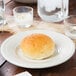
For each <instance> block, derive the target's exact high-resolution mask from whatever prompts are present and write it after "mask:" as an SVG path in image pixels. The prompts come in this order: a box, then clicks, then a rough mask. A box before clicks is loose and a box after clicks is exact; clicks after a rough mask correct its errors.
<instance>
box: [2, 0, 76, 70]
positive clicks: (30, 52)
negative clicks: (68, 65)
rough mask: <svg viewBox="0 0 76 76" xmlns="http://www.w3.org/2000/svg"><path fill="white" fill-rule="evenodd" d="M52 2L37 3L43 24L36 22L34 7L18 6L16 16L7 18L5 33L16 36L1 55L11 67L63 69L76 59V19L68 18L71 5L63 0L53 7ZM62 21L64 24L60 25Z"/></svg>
mask: <svg viewBox="0 0 76 76" xmlns="http://www.w3.org/2000/svg"><path fill="white" fill-rule="evenodd" d="M49 1H50V0H48V1H46V0H43V2H42V1H41V0H38V2H37V3H38V6H37V7H38V9H37V12H38V15H39V17H40V18H41V19H42V20H41V21H37V20H35V19H34V9H33V8H32V7H30V6H17V7H15V8H13V10H12V12H13V16H10V17H9V20H7V18H6V24H4V25H3V26H4V27H5V28H4V29H5V30H6V28H7V30H8V31H10V33H11V32H12V33H13V34H12V36H10V37H8V38H7V39H5V41H3V43H2V44H1V54H2V56H3V57H4V58H5V60H7V61H8V62H9V63H11V64H13V65H16V66H18V67H23V68H31V69H43V68H49V67H55V66H57V65H60V64H62V63H64V62H66V61H68V60H69V59H70V58H71V57H72V56H73V55H74V53H75V43H74V42H73V40H72V38H73V39H75V36H74V35H75V34H76V27H75V24H76V23H75V21H74V20H75V16H74V15H73V16H68V3H69V2H68V0H66V1H65V0H64V1H62V0H61V1H60V2H56V3H57V4H56V3H55V4H54V5H52V4H50V3H54V1H52V2H51V1H50V2H49ZM61 3H63V4H61ZM64 5H65V6H64ZM50 7H52V8H50ZM62 7H63V8H62ZM65 9H66V10H65ZM11 20H12V22H10V21H11ZM72 20H73V21H74V22H73V21H72ZM60 21H63V22H64V24H56V23H57V22H60ZM57 25H58V26H57ZM1 28H2V27H1ZM59 28H60V29H59ZM2 29H3V28H2ZM59 30H60V31H61V30H62V32H60V31H59ZM73 30H74V31H73Z"/></svg>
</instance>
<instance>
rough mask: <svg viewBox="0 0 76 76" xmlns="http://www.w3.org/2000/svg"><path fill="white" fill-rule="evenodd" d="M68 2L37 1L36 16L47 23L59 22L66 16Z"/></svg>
mask: <svg viewBox="0 0 76 76" xmlns="http://www.w3.org/2000/svg"><path fill="white" fill-rule="evenodd" d="M68 5H69V0H38V14H39V16H40V17H41V19H42V20H44V21H47V22H59V21H61V20H63V19H64V18H65V17H67V16H68V9H69V8H68Z"/></svg>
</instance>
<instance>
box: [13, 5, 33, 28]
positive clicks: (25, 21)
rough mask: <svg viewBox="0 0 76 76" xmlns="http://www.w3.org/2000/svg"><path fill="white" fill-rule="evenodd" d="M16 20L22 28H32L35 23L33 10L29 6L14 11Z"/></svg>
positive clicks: (16, 8)
mask: <svg viewBox="0 0 76 76" xmlns="http://www.w3.org/2000/svg"><path fill="white" fill-rule="evenodd" d="M13 14H14V20H15V22H16V24H17V25H18V26H19V27H21V28H27V27H30V26H31V25H32V23H33V8H32V7H29V6H18V7H15V8H14V9H13Z"/></svg>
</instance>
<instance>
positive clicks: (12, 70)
mask: <svg viewBox="0 0 76 76" xmlns="http://www.w3.org/2000/svg"><path fill="white" fill-rule="evenodd" d="M19 5H29V6H31V7H33V8H34V17H35V18H37V19H40V18H39V16H38V15H37V9H36V8H37V6H36V4H21V3H17V2H14V1H12V0H8V1H7V2H6V14H7V15H12V9H13V8H14V7H16V6H19ZM75 9H76V0H70V5H69V11H70V14H75V11H76V10H75ZM0 35H1V33H0ZM10 35H12V34H11V33H8V32H7V33H5V35H4V36H0V40H2V41H4V40H5V39H6V38H7V37H9V36H10ZM2 41H1V43H2ZM1 43H0V44H1ZM23 71H29V72H30V73H31V74H32V76H76V53H75V54H74V55H73V57H72V58H71V59H70V60H68V61H67V62H65V63H63V64H61V65H59V66H55V67H52V68H47V69H27V68H21V67H17V66H15V65H13V64H11V63H9V62H8V61H6V62H5V63H4V64H3V65H2V66H1V67H0V76H14V75H15V74H17V73H20V72H23Z"/></svg>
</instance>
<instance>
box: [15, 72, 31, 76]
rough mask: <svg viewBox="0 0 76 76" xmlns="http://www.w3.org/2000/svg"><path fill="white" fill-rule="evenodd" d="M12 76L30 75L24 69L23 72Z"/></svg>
mask: <svg viewBox="0 0 76 76" xmlns="http://www.w3.org/2000/svg"><path fill="white" fill-rule="evenodd" d="M14 76H32V75H31V74H30V73H29V72H28V71H25V72H21V73H18V74H16V75H14Z"/></svg>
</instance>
